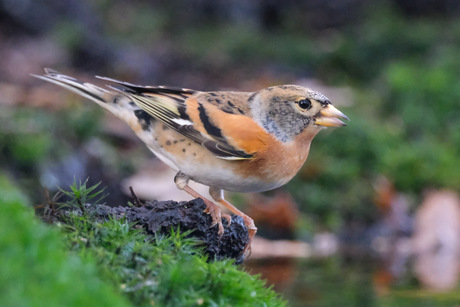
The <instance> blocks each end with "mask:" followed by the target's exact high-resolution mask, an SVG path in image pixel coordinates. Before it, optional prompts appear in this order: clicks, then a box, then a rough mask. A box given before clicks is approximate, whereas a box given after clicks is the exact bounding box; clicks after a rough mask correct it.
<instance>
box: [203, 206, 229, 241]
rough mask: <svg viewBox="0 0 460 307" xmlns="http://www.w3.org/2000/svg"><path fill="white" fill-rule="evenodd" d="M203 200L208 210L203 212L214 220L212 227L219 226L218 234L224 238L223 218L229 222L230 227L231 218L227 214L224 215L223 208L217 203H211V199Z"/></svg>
mask: <svg viewBox="0 0 460 307" xmlns="http://www.w3.org/2000/svg"><path fill="white" fill-rule="evenodd" d="M203 200H204V202H205V204H206V209H204V211H203V212H205V213H207V214H209V215H210V216H211V218H212V224H211V227H214V226H216V225H217V227H218V230H217V234H218V235H219V237H220V238H222V235H223V234H224V226H223V225H222V217H224V218H226V219H227V221H229V225H230V222H231V217H230V216H229V215H228V214H226V213H222V210H221V208H220V207H219V206H218V205H216V204H215V203H213V202H212V201H210V200H209V199H206V198H204V199H203Z"/></svg>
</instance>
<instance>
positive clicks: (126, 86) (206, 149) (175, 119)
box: [36, 69, 348, 251]
mask: <svg viewBox="0 0 460 307" xmlns="http://www.w3.org/2000/svg"><path fill="white" fill-rule="evenodd" d="M45 71H46V74H45V75H43V76H36V77H38V78H40V79H43V80H46V81H49V82H52V83H55V84H57V85H60V86H62V87H65V88H67V89H69V90H71V91H73V92H75V93H77V94H80V95H82V96H84V97H86V98H89V99H91V100H93V101H94V102H96V103H97V104H99V105H100V106H102V107H103V108H105V109H107V110H109V111H110V112H112V113H113V114H115V115H116V116H118V117H119V118H121V119H122V120H124V121H125V122H126V123H127V124H128V125H129V126H130V127H131V128H132V129H133V130H134V132H135V133H136V134H137V136H138V137H139V138H140V139H141V140H142V141H144V143H145V144H146V145H147V147H148V148H149V149H150V150H152V151H153V152H154V153H155V154H156V155H157V157H158V158H159V159H160V160H162V161H163V162H165V163H166V164H167V165H168V166H170V167H171V168H172V169H174V170H176V171H177V175H176V177H175V183H176V185H177V187H178V188H179V189H182V190H185V191H186V192H188V193H189V194H191V195H192V196H194V197H201V198H203V200H204V201H205V203H206V205H207V212H208V213H210V214H211V216H212V218H213V222H214V224H213V225H218V232H219V234H222V233H223V231H224V229H223V226H222V222H221V217H222V216H224V217H225V218H227V219H230V217H229V216H228V215H226V214H224V215H222V214H221V212H220V208H219V207H218V206H217V205H216V204H215V203H214V202H213V201H211V200H208V199H206V198H204V197H202V196H201V195H200V194H198V193H197V192H195V191H194V190H193V189H191V188H190V187H189V186H188V181H189V180H194V181H196V182H199V183H202V184H204V185H207V186H209V187H210V195H211V196H212V198H213V199H214V201H215V202H218V203H219V204H221V205H223V206H225V207H226V208H228V209H229V210H230V211H231V212H233V213H235V214H237V215H240V216H242V217H243V219H244V221H245V224H246V226H247V227H248V230H249V236H250V242H251V240H252V238H253V236H254V235H255V233H256V231H257V228H256V227H255V226H254V222H253V220H252V219H251V218H250V217H248V216H247V215H245V214H244V213H242V212H241V211H239V210H238V209H236V208H235V207H234V206H232V205H231V204H230V203H228V202H227V201H226V200H225V199H224V198H223V190H231V191H237V192H260V191H266V190H271V189H274V188H277V187H279V186H281V185H283V184H285V183H287V182H288V181H289V180H290V179H291V178H292V177H293V176H294V175H295V174H296V173H297V172H298V171H299V169H300V168H301V167H302V165H303V164H304V162H305V160H306V159H307V157H308V152H309V150H310V143H311V141H312V139H313V138H314V136H315V135H316V134H317V133H318V132H319V131H320V130H321V129H322V128H324V127H329V126H343V125H345V124H344V123H343V122H342V121H341V120H339V119H338V118H344V119H348V118H347V117H346V116H345V115H344V114H343V113H342V112H340V111H339V110H337V109H336V108H334V107H333V106H332V104H331V103H330V101H329V100H328V99H327V98H326V97H325V96H324V95H322V94H320V93H318V92H315V91H313V90H311V89H308V88H305V87H301V86H297V85H281V86H274V87H269V88H266V89H262V90H260V91H257V92H253V93H249V92H223V91H222V92H200V91H195V90H190V89H182V88H170V87H161V86H157V87H152V86H139V85H134V84H130V83H126V82H121V81H117V80H113V79H109V78H104V77H99V78H100V79H103V80H106V81H109V82H111V83H112V85H109V89H108V90H107V89H103V88H101V87H98V86H95V85H92V84H90V83H84V82H81V81H78V80H76V79H74V78H72V77H69V76H66V75H63V74H60V73H58V72H56V71H53V70H50V69H46V70H45ZM249 247H250V243H249V244H248V246H247V247H246V249H245V251H247V250H248V248H249Z"/></svg>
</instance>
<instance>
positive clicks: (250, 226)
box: [242, 215, 257, 258]
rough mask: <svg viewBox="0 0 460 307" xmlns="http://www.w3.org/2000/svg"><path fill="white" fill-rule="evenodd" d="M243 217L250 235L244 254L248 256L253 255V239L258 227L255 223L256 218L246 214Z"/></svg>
mask: <svg viewBox="0 0 460 307" xmlns="http://www.w3.org/2000/svg"><path fill="white" fill-rule="evenodd" d="M242 218H243V220H244V225H245V226H246V228H247V229H248V236H249V240H248V243H247V244H246V246H245V247H244V249H243V255H244V257H245V258H247V257H249V256H250V255H251V244H252V240H253V239H254V236H255V235H256V233H257V227H256V225H255V224H254V220H253V219H251V218H250V217H249V216H247V215H244V216H242Z"/></svg>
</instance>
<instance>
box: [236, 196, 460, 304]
mask: <svg viewBox="0 0 460 307" xmlns="http://www.w3.org/2000/svg"><path fill="white" fill-rule="evenodd" d="M411 216H413V217H412V219H413V220H414V222H413V228H412V229H411V231H410V235H409V233H408V232H404V233H403V232H398V231H394V232H392V231H386V232H382V231H380V232H379V231H375V229H374V230H372V235H373V237H372V238H371V239H370V240H369V244H368V245H367V246H363V244H362V243H359V244H357V245H354V243H353V242H352V241H348V242H347V243H346V244H344V242H342V241H340V244H339V241H338V239H337V238H335V237H334V236H333V235H332V234H326V235H322V236H318V237H317V239H316V240H314V241H316V243H315V244H311V245H310V244H307V243H305V242H303V243H302V242H291V245H289V244H288V243H286V242H284V243H283V244H284V245H283V244H281V245H279V242H278V243H276V242H275V243H274V242H271V241H259V243H258V244H266V246H265V251H270V252H269V253H268V252H267V253H266V254H265V257H263V255H264V254H263V253H257V251H256V252H255V254H254V256H255V257H253V258H252V259H251V258H250V259H249V261H248V262H247V263H246V264H245V266H246V269H247V270H248V271H249V272H251V273H253V274H261V275H262V277H264V278H265V279H267V281H268V283H269V284H271V285H273V286H274V288H275V289H276V290H277V291H279V292H280V293H283V295H284V297H285V298H286V299H288V300H289V304H290V305H291V306H459V304H460V291H458V290H459V287H458V278H459V273H460V263H459V247H460V236H459V235H460V200H459V197H458V196H457V195H456V194H455V193H453V192H450V191H442V190H441V191H432V192H430V193H427V195H426V196H425V198H424V200H423V202H422V203H421V204H420V205H419V206H418V207H417V210H416V212H415V213H414V214H413V215H411ZM389 220H393V221H394V219H389ZM393 225H394V224H393ZM363 237H366V235H363ZM325 238H326V239H325ZM318 242H320V243H318ZM321 242H322V243H321ZM331 242H335V243H334V244H336V245H334V244H331ZM296 244H297V246H299V247H301V248H303V252H299V251H297V252H295V253H292V252H290V250H294V249H295V246H296ZM324 246H326V247H328V248H324ZM331 246H332V247H334V246H335V248H330V247H331ZM255 247H256V249H257V248H258V247H257V244H256V245H255ZM277 249H281V251H276V250H277ZM324 251H328V252H324ZM274 255H282V256H283V257H279V256H278V257H274Z"/></svg>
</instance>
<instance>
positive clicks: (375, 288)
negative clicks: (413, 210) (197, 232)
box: [245, 254, 460, 307]
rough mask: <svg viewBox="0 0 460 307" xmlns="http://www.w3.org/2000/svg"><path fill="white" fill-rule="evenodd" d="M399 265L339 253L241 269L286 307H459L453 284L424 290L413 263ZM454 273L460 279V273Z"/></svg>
mask: <svg viewBox="0 0 460 307" xmlns="http://www.w3.org/2000/svg"><path fill="white" fill-rule="evenodd" d="M403 262H404V263H402V264H401V263H399V264H396V263H395V262H394V261H392V260H391V259H388V258H387V259H384V258H382V257H380V256H375V255H369V254H368V255H363V254H361V255H357V254H355V255H344V254H337V255H334V256H330V257H327V258H316V259H314V258H312V259H265V260H252V261H248V262H247V263H246V264H245V266H246V270H248V271H249V272H251V273H252V274H261V275H262V277H263V278H265V279H267V281H268V283H269V284H271V285H273V287H274V288H275V289H276V290H277V291H278V292H280V293H282V295H283V297H284V298H285V299H286V300H287V301H288V302H289V306H414V307H415V306H433V307H434V306H459V305H460V291H459V288H458V286H457V285H455V286H454V287H452V288H450V289H439V288H437V289H436V288H434V287H430V286H427V285H426V282H425V281H424V280H423V278H425V277H423V276H421V275H420V272H418V271H417V263H416V262H417V261H416V260H414V259H407V261H403ZM398 265H399V267H395V266H398ZM439 271H440V272H442V271H443V269H442V268H441V267H440V268H439ZM452 273H453V274H455V276H458V272H452ZM434 286H436V285H434ZM438 286H439V285H438Z"/></svg>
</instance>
